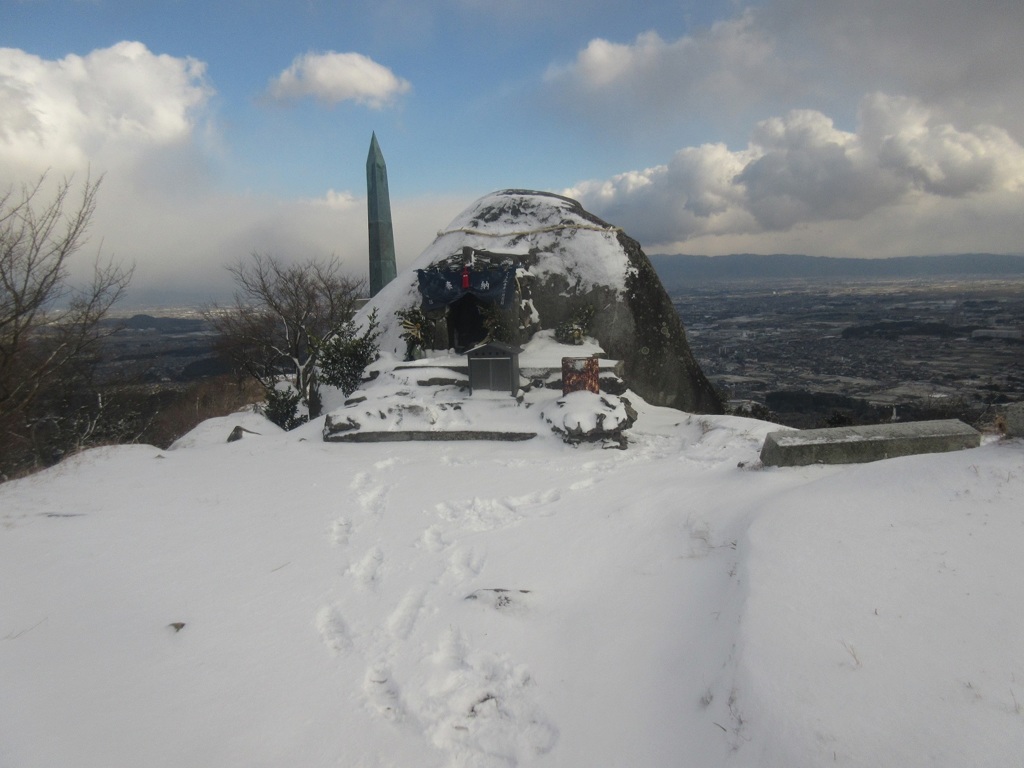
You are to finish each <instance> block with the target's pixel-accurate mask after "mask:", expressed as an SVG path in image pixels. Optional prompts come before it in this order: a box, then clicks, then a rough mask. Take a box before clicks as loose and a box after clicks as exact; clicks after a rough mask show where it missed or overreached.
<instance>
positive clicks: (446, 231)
mask: <svg viewBox="0 0 1024 768" xmlns="http://www.w3.org/2000/svg"><path fill="white" fill-rule="evenodd" d="M560 229H588V230H592V231H594V232H621V231H622V227H601V226H598V225H597V224H552V225H550V226H547V227H540V228H538V229H527V230H523V231H521V232H484V231H483V230H482V229H470V228H469V227H456V228H455V229H441V230H438V232H437V236H438V237H442V236H444V235H452V234H455V233H456V232H463V233H465V234H467V235H480V236H481V237H522V236H524V235H537V234H540V233H542V232H557V231H558V230H560Z"/></svg>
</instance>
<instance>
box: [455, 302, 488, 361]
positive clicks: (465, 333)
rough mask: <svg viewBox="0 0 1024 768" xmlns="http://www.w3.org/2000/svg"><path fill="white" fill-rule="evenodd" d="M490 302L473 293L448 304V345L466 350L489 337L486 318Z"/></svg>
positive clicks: (456, 349)
mask: <svg viewBox="0 0 1024 768" xmlns="http://www.w3.org/2000/svg"><path fill="white" fill-rule="evenodd" d="M488 304H489V303H486V302H483V301H481V300H480V299H478V298H477V297H476V296H474V295H473V294H471V293H467V294H466V295H465V296H463V297H462V298H460V299H457V300H455V301H453V302H452V303H451V304H449V305H448V347H449V349H454V350H455V351H456V352H465V351H466V350H467V349H472V348H473V347H475V346H476V345H477V344H480V343H482V342H483V341H484V339H486V338H487V328H486V326H485V325H484V319H485V317H486V313H487V307H488Z"/></svg>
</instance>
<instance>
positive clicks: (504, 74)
mask: <svg viewBox="0 0 1024 768" xmlns="http://www.w3.org/2000/svg"><path fill="white" fill-rule="evenodd" d="M634 6H635V7H634ZM1022 36H1024V3H1021V2H1020V0H974V2H970V3H968V2H962V1H961V0H861V1H860V2H857V3H851V2H849V0H765V2H761V3H755V4H743V3H741V2H734V1H733V0H674V1H668V0H647V1H646V2H645V3H643V4H640V3H636V4H632V3H623V2H621V1H620V0H288V1H286V0H222V1H217V0H153V2H144V3H143V2H138V0H3V2H2V3H0V183H2V184H3V187H4V188H5V189H6V188H7V187H9V186H10V185H15V186H17V185H18V184H20V183H22V182H24V181H30V180H32V179H35V178H38V176H39V174H40V173H42V172H43V171H45V170H47V169H49V171H50V178H51V179H52V178H55V177H60V176H63V175H66V174H72V173H74V174H76V175H75V178H76V179H78V180H81V179H83V178H85V175H86V174H87V173H91V174H92V176H93V178H95V177H97V176H100V175H102V176H103V182H102V187H101V193H100V200H99V209H98V211H97V214H96V219H95V226H94V227H93V230H92V238H93V239H92V242H91V243H90V246H89V248H90V252H89V254H87V255H86V257H84V258H88V257H89V256H90V255H92V254H94V253H95V252H96V250H97V249H100V248H101V249H102V252H103V253H104V254H105V255H109V256H114V257H116V258H120V259H124V260H128V261H133V262H135V264H136V266H137V269H136V279H135V284H134V290H133V295H132V298H133V299H134V300H135V301H137V302H139V303H143V304H144V303H147V302H150V301H156V300H159V299H166V300H167V301H178V300H187V299H188V298H189V297H197V296H198V297H200V298H208V297H209V296H210V295H213V294H217V293H219V292H223V291H225V290H230V281H229V279H228V278H227V275H226V272H225V271H224V265H225V264H229V263H232V262H233V261H235V260H237V259H238V258H240V257H245V256H246V255H247V254H249V253H250V252H252V251H261V252H268V253H275V254H278V255H281V256H282V257H284V258H306V257H310V256H316V257H321V256H323V257H326V256H330V255H331V254H335V255H337V256H338V257H340V258H341V259H342V260H343V261H344V262H345V263H346V265H348V267H349V269H350V271H351V272H352V273H353V274H365V272H366V266H365V262H366V239H367V237H366V207H365V202H366V201H365V161H366V152H367V149H368V146H369V141H370V134H371V132H372V131H376V133H377V137H378V140H379V141H380V144H381V147H382V149H383V151H384V154H385V158H386V160H387V163H388V173H389V180H390V186H391V196H392V207H393V213H394V219H395V228H396V240H397V247H398V251H399V254H398V259H399V266H400V267H401V266H403V265H405V264H408V263H409V262H410V261H412V260H413V259H414V258H415V257H416V255H418V254H419V252H420V251H421V250H423V249H424V248H425V247H426V246H427V245H428V244H429V243H430V241H431V240H432V239H433V237H434V234H435V233H436V231H437V230H438V229H440V228H442V227H444V226H445V225H446V224H447V223H448V221H449V220H450V219H451V218H452V217H453V216H454V215H455V214H457V213H458V212H459V211H460V210H462V209H463V208H465V207H466V206H467V205H469V204H470V203H471V202H472V201H473V200H475V199H476V198H477V197H480V196H481V195H483V194H486V193H488V192H490V191H492V190H495V189H501V188H506V187H525V188H531V189H544V190H551V191H556V192H562V193H565V194H569V195H571V196H574V197H576V198H577V199H579V200H580V201H581V202H582V203H583V204H584V205H585V206H586V207H587V208H588V209H589V210H591V211H592V212H594V213H596V214H598V215H600V216H602V217H603V218H605V219H607V220H608V221H610V222H611V223H613V224H617V225H620V226H622V227H624V228H625V229H626V231H627V232H628V233H629V234H631V235H632V236H633V237H635V238H637V239H638V240H640V241H641V243H642V244H643V246H644V248H645V249H646V250H647V252H648V253H705V254H720V253H729V252H737V251H747V252H757V253H772V252H799V253H810V254H814V255H823V256H870V257H883V256H896V255H915V254H930V253H949V252H959V251H994V252H1008V253H1021V252H1024V78H1022V77H1021V73H1024V45H1021V44H1020V41H1021V39H1022Z"/></svg>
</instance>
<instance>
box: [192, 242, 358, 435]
mask: <svg viewBox="0 0 1024 768" xmlns="http://www.w3.org/2000/svg"><path fill="white" fill-rule="evenodd" d="M228 271H230V272H231V274H232V276H233V277H234V279H235V286H236V290H235V297H234V304H233V305H232V306H231V307H230V308H228V309H226V310H225V309H221V308H219V307H212V308H210V309H209V310H207V313H206V316H207V318H208V319H209V320H210V322H211V323H212V324H213V326H214V328H215V329H216V330H217V332H218V334H219V335H220V348H221V351H222V353H223V354H225V355H226V356H227V357H228V358H229V359H230V360H231V361H232V363H233V364H234V365H235V367H236V368H237V369H239V370H241V371H244V372H245V373H246V374H248V375H250V376H252V377H253V378H254V379H256V380H257V381H258V382H260V384H262V385H263V387H264V388H266V389H267V391H268V392H273V391H274V387H275V385H276V383H277V381H278V380H279V379H280V378H281V377H282V376H287V377H288V378H289V379H290V380H291V383H292V385H293V386H294V387H295V391H296V392H297V393H298V395H299V397H300V398H301V399H302V402H304V403H305V404H306V405H307V407H308V409H309V416H310V418H316V417H317V416H319V415H320V397H319V386H318V384H317V378H316V366H317V360H318V357H319V355H320V352H321V350H322V349H323V346H324V345H325V344H328V343H330V342H331V341H332V340H333V339H334V338H335V337H337V336H338V335H339V334H341V333H344V332H345V331H346V328H347V327H348V325H349V321H350V320H351V319H352V315H353V314H355V310H356V306H357V300H358V298H359V297H360V296H361V295H363V294H364V292H365V285H364V281H362V280H357V279H355V278H351V277H347V276H345V275H343V274H342V273H341V263H340V262H339V261H338V259H337V258H336V257H332V258H331V259H330V260H329V261H327V262H326V263H321V262H318V261H315V260H313V259H310V260H309V261H305V262H302V263H299V264H294V265H287V264H284V263H282V262H281V261H280V260H279V259H277V258H275V257H273V256H267V255H265V254H261V253H253V254H252V258H251V260H249V261H240V262H239V263H238V264H236V265H234V266H232V267H229V268H228Z"/></svg>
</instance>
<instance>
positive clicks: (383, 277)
mask: <svg viewBox="0 0 1024 768" xmlns="http://www.w3.org/2000/svg"><path fill="white" fill-rule="evenodd" d="M366 219H367V223H368V225H369V229H370V296H376V295H377V294H378V293H379V292H380V289H381V288H383V287H384V286H385V285H387V284H388V283H390V282H391V281H392V280H394V279H395V274H396V273H397V272H396V269H395V233H394V230H393V229H392V227H391V200H390V198H389V197H388V167H387V166H386V165H385V164H384V155H382V154H381V151H380V145H379V144H378V143H377V134H376V133H374V134H373V136H372V138H371V139H370V154H369V155H368V156H367V158H366Z"/></svg>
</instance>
